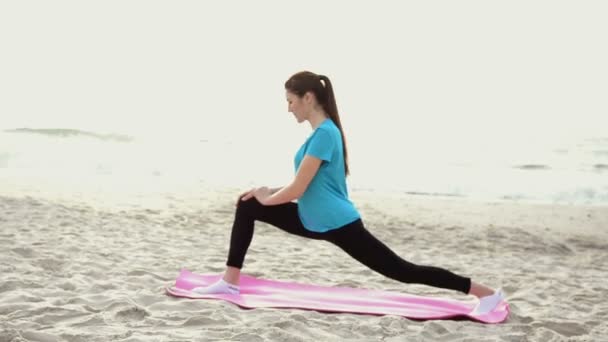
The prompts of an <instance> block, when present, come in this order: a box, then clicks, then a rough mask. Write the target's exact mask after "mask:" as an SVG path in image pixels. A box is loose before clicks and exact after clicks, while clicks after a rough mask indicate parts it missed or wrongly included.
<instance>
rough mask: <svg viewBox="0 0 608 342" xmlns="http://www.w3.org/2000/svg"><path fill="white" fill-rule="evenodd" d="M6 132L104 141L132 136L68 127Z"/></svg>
mask: <svg viewBox="0 0 608 342" xmlns="http://www.w3.org/2000/svg"><path fill="white" fill-rule="evenodd" d="M4 132H7V133H22V134H23V133H25V134H41V135H46V136H51V137H60V138H68V137H88V138H95V139H100V140H104V141H117V142H130V141H133V138H132V137H130V136H128V135H122V134H101V133H95V132H89V131H82V130H78V129H69V128H16V129H7V130H4Z"/></svg>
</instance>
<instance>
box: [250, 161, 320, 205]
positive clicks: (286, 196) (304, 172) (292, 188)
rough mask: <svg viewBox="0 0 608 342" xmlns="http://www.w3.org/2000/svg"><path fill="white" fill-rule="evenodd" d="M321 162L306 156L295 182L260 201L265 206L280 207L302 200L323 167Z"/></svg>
mask: <svg viewBox="0 0 608 342" xmlns="http://www.w3.org/2000/svg"><path fill="white" fill-rule="evenodd" d="M321 162H322V160H321V159H319V158H317V157H313V156H310V155H306V156H304V159H302V163H301V164H300V168H298V172H297V173H296V177H295V178H294V180H293V182H291V183H290V184H289V185H287V186H285V187H283V188H279V190H278V191H276V192H271V195H270V196H267V197H261V198H258V200H259V201H260V203H262V204H264V205H278V204H283V203H288V202H291V201H293V200H295V199H298V198H300V197H301V196H302V194H304V192H305V191H306V189H307V188H308V185H309V184H310V182H311V181H312V179H313V178H314V176H315V175H316V174H317V171H318V170H319V167H321ZM273 190H274V189H273Z"/></svg>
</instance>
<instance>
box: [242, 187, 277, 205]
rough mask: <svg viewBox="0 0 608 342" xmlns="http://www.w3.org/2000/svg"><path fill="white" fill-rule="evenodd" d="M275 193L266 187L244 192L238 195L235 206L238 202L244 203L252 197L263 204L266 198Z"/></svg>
mask: <svg viewBox="0 0 608 342" xmlns="http://www.w3.org/2000/svg"><path fill="white" fill-rule="evenodd" d="M274 192H275V191H273V190H272V189H269V188H268V187H265V186H263V187H260V188H253V189H251V190H249V191H245V192H243V193H242V194H240V195H239V198H238V199H237V201H236V204H235V205H237V206H238V205H239V201H246V200H248V199H250V198H252V197H255V198H256V199H257V200H258V202H260V203H262V204H264V200H265V199H266V198H268V197H270V196H271V195H272V194H273V193H274Z"/></svg>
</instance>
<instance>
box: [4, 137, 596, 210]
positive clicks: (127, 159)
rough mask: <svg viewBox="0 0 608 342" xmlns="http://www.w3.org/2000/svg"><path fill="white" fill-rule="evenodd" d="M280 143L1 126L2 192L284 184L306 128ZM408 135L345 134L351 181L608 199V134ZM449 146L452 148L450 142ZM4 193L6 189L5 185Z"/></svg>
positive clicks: (578, 200)
mask: <svg viewBox="0 0 608 342" xmlns="http://www.w3.org/2000/svg"><path fill="white" fill-rule="evenodd" d="M301 128H302V129H299V128H298V129H294V130H293V131H287V132H285V134H284V136H283V137H289V138H285V139H284V140H283V141H282V143H279V144H277V143H276V141H274V140H271V139H266V140H264V139H259V140H253V139H251V138H250V137H249V136H242V135H233V136H230V135H224V136H223V137H222V138H220V136H221V135H216V136H214V137H213V138H209V137H205V136H197V135H196V134H176V133H175V132H167V134H166V135H164V136H163V135H158V133H156V135H148V136H145V135H137V134H133V135H129V134H123V133H121V134H113V133H107V132H95V131H84V130H77V129H40V128H35V129H31V128H13V129H4V130H3V131H1V132H0V182H2V184H3V187H4V188H5V191H4V192H6V190H7V189H8V187H11V189H12V191H13V192H19V191H21V192H27V193H30V194H31V193H32V191H34V193H36V192H39V193H45V194H47V195H49V194H50V195H51V196H52V195H53V194H55V193H56V194H58V195H62V196H66V195H68V196H69V195H70V194H74V195H78V194H80V195H82V194H98V195H104V196H109V197H112V196H113V197H115V198H119V199H120V198H121V197H122V198H123V199H124V198H135V197H133V196H134V195H136V196H137V195H138V196H142V197H155V196H156V197H162V196H176V197H180V196H182V195H185V196H188V195H192V194H198V195H202V196H204V194H201V192H203V191H204V189H206V188H209V187H230V188H243V189H245V188H248V187H251V186H260V185H268V186H280V185H284V184H286V183H287V182H289V181H290V180H291V179H292V177H293V174H294V170H293V155H294V153H295V151H296V150H297V148H298V147H299V144H301V143H302V142H303V141H304V139H305V138H306V136H307V135H308V134H310V128H307V127H301ZM416 140H417V141H413V140H407V139H405V138H402V139H397V140H393V141H392V142H391V143H388V142H387V140H386V139H382V138H380V137H379V138H377V139H365V138H364V137H361V136H358V135H356V134H354V135H353V136H350V138H349V145H348V146H349V152H350V156H351V162H350V166H351V169H352V172H351V176H350V177H349V180H348V182H349V187H350V189H351V190H358V189H365V190H372V191H383V192H397V193H407V194H413V195H419V196H441V197H444V196H448V197H452V198H462V199H470V200H483V201H486V200H489V201H519V202H537V203H538V202H540V203H559V204H574V205H579V204H592V205H607V204H608V136H605V137H597V136H589V137H577V138H572V137H571V138H568V139H564V138H563V137H562V138H561V139H557V138H556V139H553V140H547V139H545V140H544V141H541V142H539V140H540V139H537V140H536V142H528V141H525V142H519V143H516V142H514V141H499V140H496V141H490V140H487V141H484V143H483V144H480V143H479V142H471V141H465V142H461V143H452V144H433V143H431V142H430V140H429V141H420V139H419V138H416ZM448 146H449V147H448ZM0 193H1V191H0Z"/></svg>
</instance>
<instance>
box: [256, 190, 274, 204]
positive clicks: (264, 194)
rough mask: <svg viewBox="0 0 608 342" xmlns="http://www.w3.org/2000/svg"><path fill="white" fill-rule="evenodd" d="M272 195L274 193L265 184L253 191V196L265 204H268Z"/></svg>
mask: <svg viewBox="0 0 608 342" xmlns="http://www.w3.org/2000/svg"><path fill="white" fill-rule="evenodd" d="M271 195H272V191H271V190H270V189H269V188H268V187H265V186H263V187H261V188H257V189H255V191H254V192H253V196H254V197H255V198H256V199H257V200H258V202H260V203H262V204H264V205H266V200H267V199H268V197H270V196H271Z"/></svg>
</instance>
